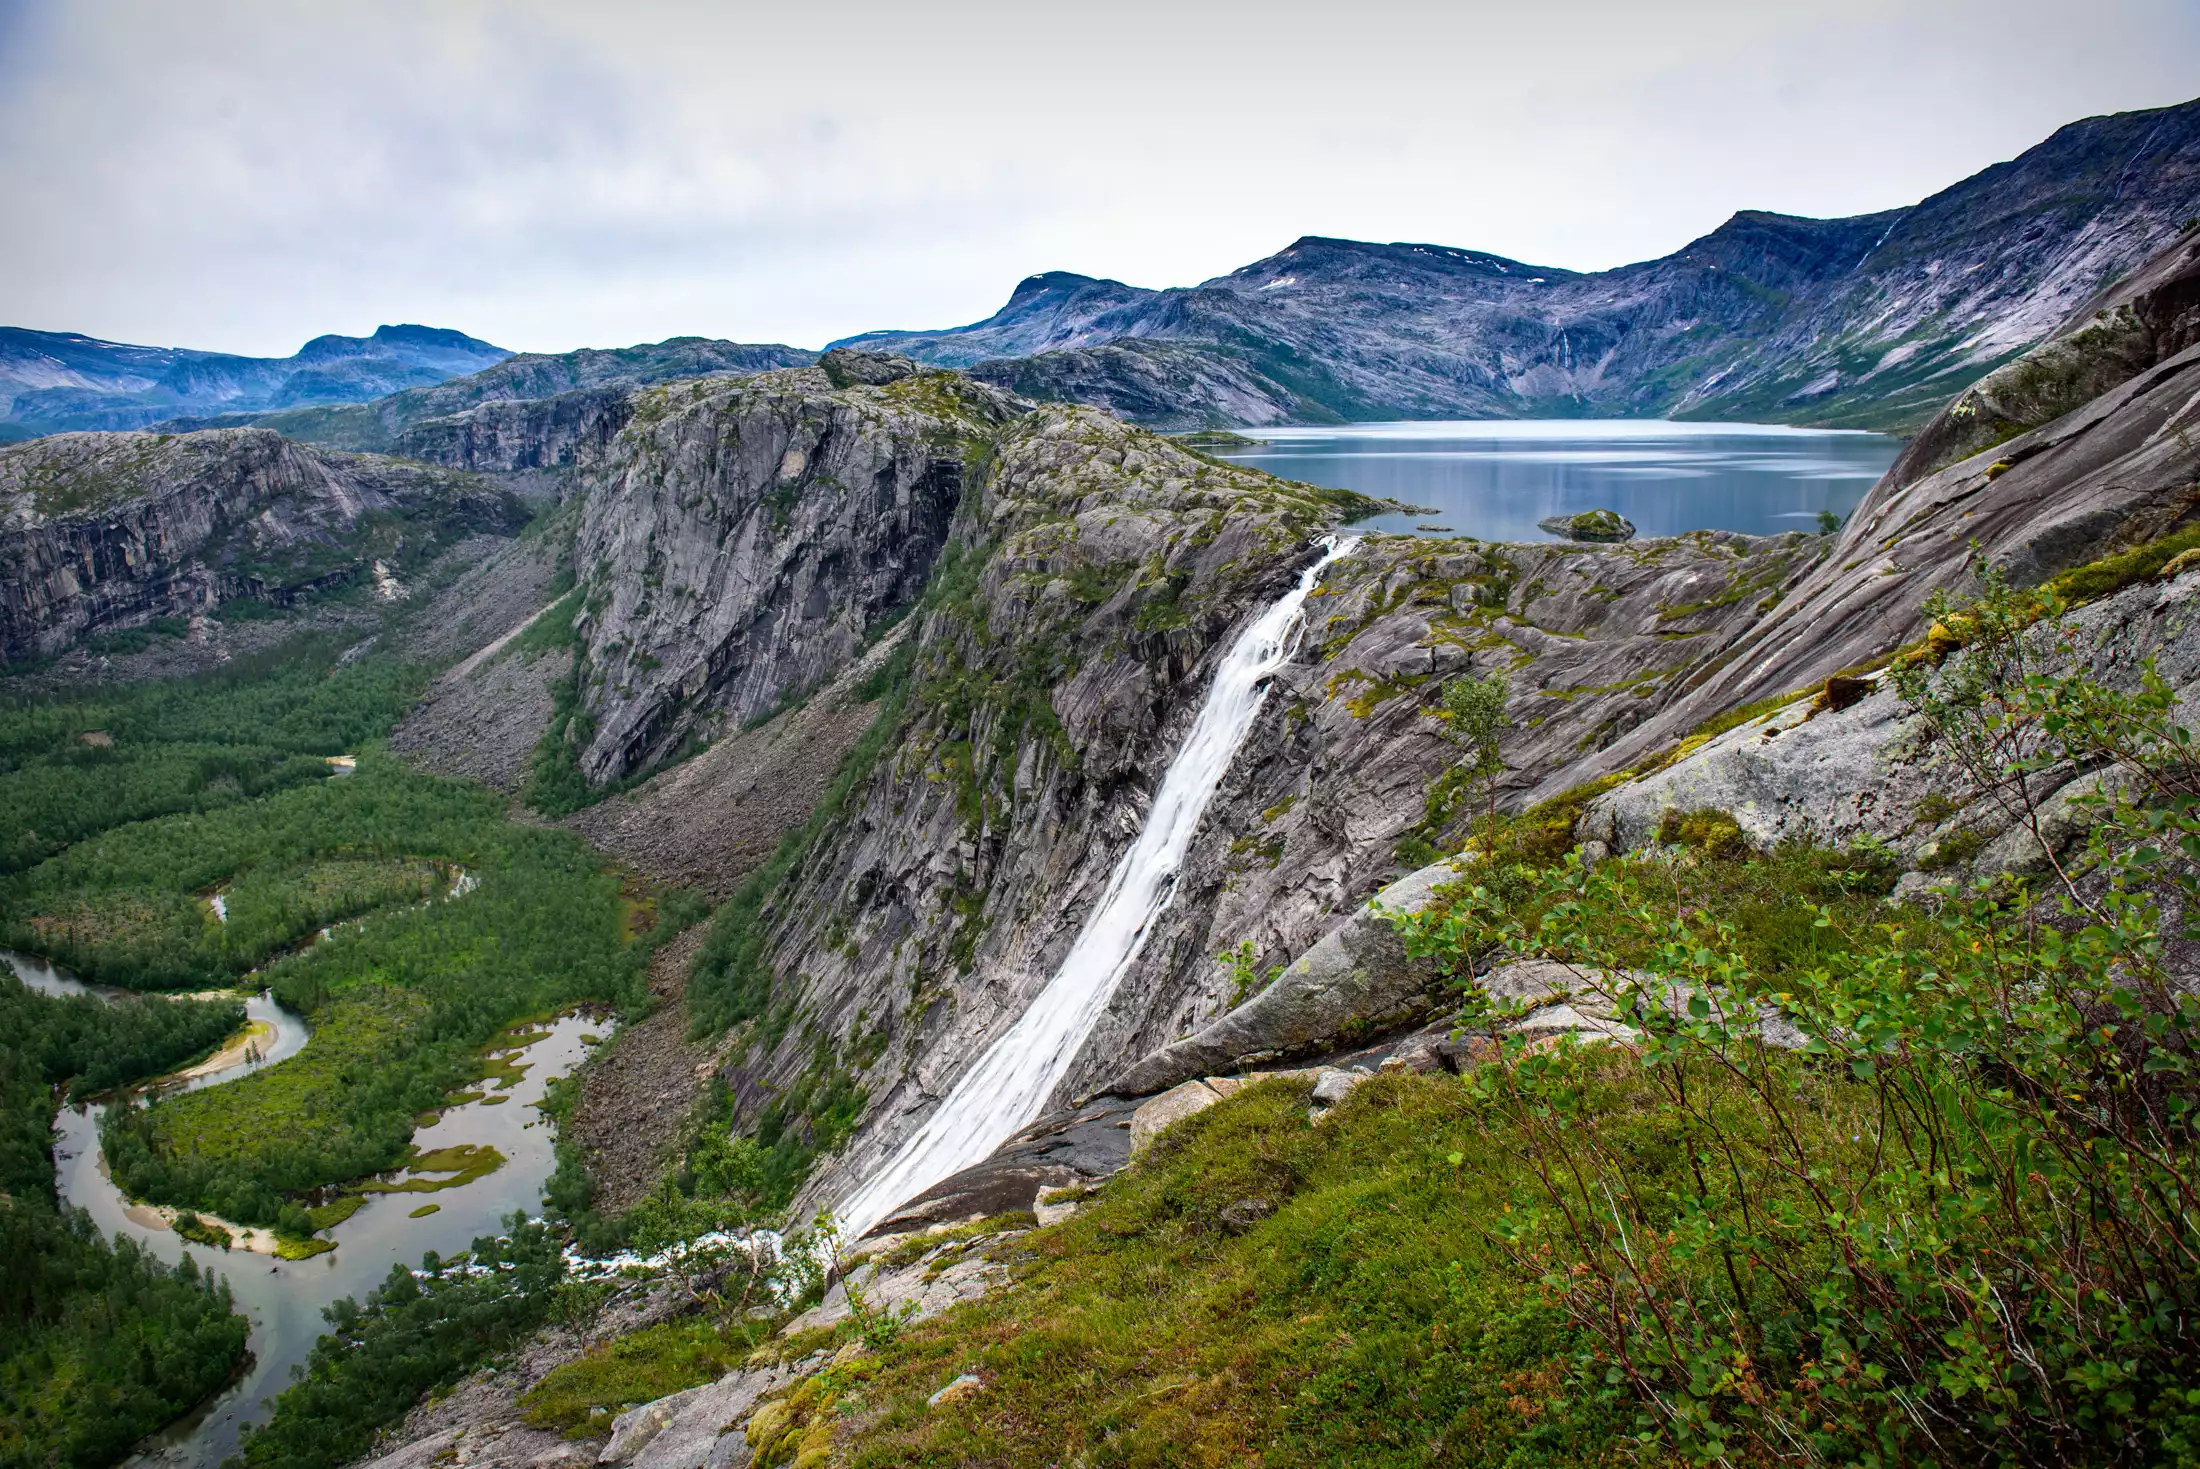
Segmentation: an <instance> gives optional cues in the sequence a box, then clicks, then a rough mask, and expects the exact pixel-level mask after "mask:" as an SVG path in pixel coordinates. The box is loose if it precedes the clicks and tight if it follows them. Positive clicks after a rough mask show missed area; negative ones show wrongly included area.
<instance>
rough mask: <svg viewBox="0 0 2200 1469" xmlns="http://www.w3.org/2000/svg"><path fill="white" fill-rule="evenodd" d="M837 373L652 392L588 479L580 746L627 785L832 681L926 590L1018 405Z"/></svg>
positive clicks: (597, 776)
mask: <svg viewBox="0 0 2200 1469" xmlns="http://www.w3.org/2000/svg"><path fill="white" fill-rule="evenodd" d="M848 381H849V382H850V384H851V385H850V386H847V387H839V386H835V384H834V382H833V380H832V377H831V375H830V372H829V370H828V368H827V367H816V368H798V369H790V370H787V371H782V372H775V373H767V374H764V375H762V376H759V377H755V378H750V379H745V380H743V379H724V378H703V379H698V380H694V381H690V382H683V383H674V384H670V385H667V386H664V387H657V388H646V389H642V390H640V391H639V392H638V393H637V394H636V395H635V399H634V402H633V417H632V419H631V421H630V422H629V423H628V424H627V426H626V428H625V430H624V431H623V432H622V433H621V434H620V435H619V437H618V439H617V440H616V442H615V443H614V444H613V445H612V447H611V448H610V450H609V451H608V453H607V456H606V459H605V461H604V463H603V464H602V466H601V467H600V468H599V469H597V470H596V471H595V472H594V473H593V474H592V476H591V479H592V485H591V488H590V489H589V492H588V495H587V499H586V502H585V505H584V508H583V511H582V517H581V528H580V533H579V538H578V542H577V545H576V549H575V564H576V566H577V567H579V568H580V570H581V574H582V577H583V580H584V583H585V584H586V586H587V588H588V590H589V598H588V604H587V609H586V611H585V612H584V614H583V616H582V619H581V628H582V632H583V636H584V643H585V646H584V650H583V660H584V664H583V666H584V675H583V681H582V701H583V705H584V708H585V710H586V712H587V715H588V718H587V721H586V729H587V733H586V736H585V740H584V742H583V743H582V745H581V748H580V749H579V750H578V751H577V755H578V761H579V764H580V767H581V770H582V771H583V773H584V774H585V775H586V776H587V777H588V779H589V780H590V781H592V782H597V783H601V782H605V781H610V780H615V779H618V778H620V777H622V776H625V775H627V774H629V773H630V772H632V771H635V770H637V769H641V768H644V767H646V766H648V765H650V764H651V763H653V762H655V761H656V760H659V759H661V758H663V757H664V756H665V755H666V754H668V753H670V752H671V751H672V750H673V749H675V748H676V747H677V746H678V745H679V744H680V742H681V741H682V740H684V739H687V738H689V737H691V736H693V737H697V738H709V737H712V736H715V735H716V734H718V733H720V732H721V731H722V730H723V729H726V728H730V727H733V726H737V725H739V724H741V723H743V722H745V721H748V720H750V719H753V718H756V717H757V716H760V715H767V714H769V713H771V712H772V710H773V709H774V708H775V707H776V706H778V705H779V704H780V703H781V702H782V701H784V700H790V699H792V698H795V697H798V696H800V695H801V694H803V693H805V692H807V691H809V690H811V689H814V688H816V687H818V686H820V685H821V684H823V683H825V682H826V681H827V680H829V679H830V678H832V677H833V675H835V674H837V673H838V672H839V671H840V670H841V669H842V668H844V667H845V666H846V665H847V664H848V663H849V662H850V661H851V660H852V659H853V658H854V657H855V656H856V655H857V654H858V653H859V652H860V651H861V650H862V648H863V647H864V645H865V642H866V640H867V638H868V637H869V636H870V635H871V634H873V633H874V632H876V631H877V630H879V629H880V628H881V627H882V626H883V625H884V624H885V623H886V622H887V620H888V619H889V618H891V617H892V616H895V615H898V614H899V613H901V612H903V611H905V610H906V609H907V608H908V607H909V606H910V605H911V604H912V603H913V602H914V601H915V600H916V597H917V594H918V593H919V592H920V591H922V590H923V588H924V585H925V581H926V579H927V577H928V576H929V575H930V573H931V570H932V565H933V562H934V561H935V560H936V559H937V557H938V556H939V554H940V551H941V549H942V547H943V546H944V545H945V543H946V539H947V528H948V524H949V522H950V521H951V520H952V519H953V518H954V515H955V511H956V507H957V506H958V505H959V504H960V503H961V500H962V496H963V491H964V484H965V481H966V479H967V478H968V477H969V476H970V474H971V473H972V470H973V464H972V462H971V456H972V455H973V454H974V453H975V452H976V446H977V445H978V444H980V443H981V442H983V441H984V437H985V435H987V434H988V433H989V432H991V431H992V430H993V429H994V428H996V427H998V425H999V424H1001V423H1002V422H1004V421H1005V420H1006V419H1007V418H1008V417H1010V416H1011V415H1012V412H1013V411H1014V407H1015V405H1014V402H1013V400H1011V399H1009V398H1007V397H1005V396H1004V395H1002V394H999V393H996V392H994V391H993V390H992V389H989V388H983V387H980V386H978V385H976V384H973V383H970V382H968V381H967V380H964V379H962V378H959V377H957V376H955V375H954V374H951V373H940V372H927V373H922V374H915V373H911V374H908V375H904V376H902V377H899V378H896V379H893V380H890V381H888V382H886V383H885V384H884V385H883V386H870V385H867V384H863V383H860V382H856V381H855V380H853V379H848Z"/></svg>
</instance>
